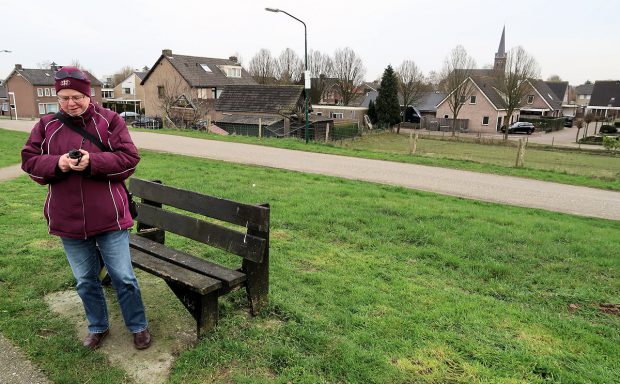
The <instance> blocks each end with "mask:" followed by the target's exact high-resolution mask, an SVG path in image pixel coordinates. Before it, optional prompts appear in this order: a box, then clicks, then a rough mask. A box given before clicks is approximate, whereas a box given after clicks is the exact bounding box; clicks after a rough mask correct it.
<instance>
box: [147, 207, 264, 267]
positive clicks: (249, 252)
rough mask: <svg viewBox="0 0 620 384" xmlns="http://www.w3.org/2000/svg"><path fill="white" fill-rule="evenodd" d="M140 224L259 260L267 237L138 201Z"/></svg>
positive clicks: (252, 259)
mask: <svg viewBox="0 0 620 384" xmlns="http://www.w3.org/2000/svg"><path fill="white" fill-rule="evenodd" d="M137 206H138V220H140V222H141V223H144V224H147V225H152V226H154V227H157V228H161V229H163V230H165V231H170V232H172V233H176V234H177V235H181V236H184V237H187V238H190V239H192V240H196V241H200V242H202V243H205V244H209V245H211V246H213V247H216V248H219V249H223V250H225V251H227V252H230V253H234V254H235V255H239V256H241V257H243V258H245V259H248V260H251V261H254V262H261V261H262V258H263V252H264V250H265V246H266V240H265V239H261V238H260V237H256V236H252V235H248V234H245V233H241V232H238V231H235V230H233V229H230V228H226V227H222V226H221V225H217V224H213V223H209V222H206V221H204V220H200V219H197V218H194V217H189V216H185V215H182V214H179V213H176V212H170V211H166V210H164V209H161V208H157V207H153V206H151V205H148V204H143V203H137Z"/></svg>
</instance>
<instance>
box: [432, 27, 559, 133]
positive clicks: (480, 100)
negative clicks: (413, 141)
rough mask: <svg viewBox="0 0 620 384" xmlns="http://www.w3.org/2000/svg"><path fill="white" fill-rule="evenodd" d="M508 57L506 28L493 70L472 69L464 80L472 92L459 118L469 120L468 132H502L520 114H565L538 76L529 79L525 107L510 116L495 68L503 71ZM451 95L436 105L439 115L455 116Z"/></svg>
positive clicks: (516, 119) (463, 101) (549, 89)
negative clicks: (450, 103) (468, 83)
mask: <svg viewBox="0 0 620 384" xmlns="http://www.w3.org/2000/svg"><path fill="white" fill-rule="evenodd" d="M506 60H507V54H506V50H505V30H504V31H502V37H501V39H500V44H499V48H498V51H497V52H496V53H495V63H494V67H493V69H471V70H470V76H469V77H468V78H467V79H466V80H465V81H466V82H471V83H473V87H472V88H473V92H472V93H471V94H470V95H468V97H466V98H465V100H462V104H463V106H462V107H461V109H460V111H459V115H458V118H459V119H463V120H468V122H467V127H468V130H469V131H473V132H484V133H494V132H497V131H500V130H501V127H502V126H504V125H509V124H511V123H513V122H515V121H519V116H520V115H527V116H529V117H542V116H546V117H559V116H562V99H561V98H559V97H558V96H556V95H555V93H554V92H553V91H552V90H551V88H550V87H549V85H548V84H547V83H545V82H544V81H542V80H538V79H528V80H527V82H528V86H529V89H528V91H527V92H526V96H525V100H523V106H522V107H521V108H520V109H516V110H515V111H514V112H513V115H512V116H507V111H506V109H505V108H504V107H503V106H502V105H503V96H502V95H501V93H500V92H499V91H498V88H497V87H496V73H497V72H496V71H503V70H504V68H505V66H506ZM566 85H568V84H566ZM566 85H565V86H564V90H565V89H566ZM559 88H560V87H558V89H559ZM449 95H450V94H449ZM449 95H447V96H446V97H445V98H444V99H443V100H442V101H441V102H439V103H438V104H437V112H436V117H437V118H446V119H451V118H452V117H453V116H452V111H451V109H450V105H449V103H448V97H449ZM563 96H564V95H563Z"/></svg>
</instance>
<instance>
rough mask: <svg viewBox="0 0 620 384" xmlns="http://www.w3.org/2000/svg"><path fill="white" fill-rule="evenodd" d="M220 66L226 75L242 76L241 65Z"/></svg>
mask: <svg viewBox="0 0 620 384" xmlns="http://www.w3.org/2000/svg"><path fill="white" fill-rule="evenodd" d="M219 67H220V69H221V70H222V72H224V74H225V75H226V77H237V78H240V77H241V67H240V66H238V65H220V66H219Z"/></svg>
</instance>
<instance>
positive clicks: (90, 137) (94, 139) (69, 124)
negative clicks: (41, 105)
mask: <svg viewBox="0 0 620 384" xmlns="http://www.w3.org/2000/svg"><path fill="white" fill-rule="evenodd" d="M55 116H56V117H57V118H58V120H60V121H62V123H63V124H64V125H66V126H67V127H69V128H71V129H72V130H73V131H75V132H77V133H79V134H80V135H82V137H83V138H85V139H88V141H90V142H91V143H93V144H95V145H96V146H97V148H99V149H101V150H102V151H103V152H110V151H109V150H108V149H107V148H106V147H105V145H103V143H102V142H101V140H99V139H98V138H97V137H95V135H93V134H92V133H90V132H87V131H86V130H85V129H84V128H82V127H78V126H77V125H74V124H73V123H72V122H71V121H70V120H69V119H67V117H66V116H65V115H63V114H62V113H60V112H58V113H56V115H55Z"/></svg>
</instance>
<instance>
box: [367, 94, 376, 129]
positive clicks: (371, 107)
mask: <svg viewBox="0 0 620 384" xmlns="http://www.w3.org/2000/svg"><path fill="white" fill-rule="evenodd" d="M368 118H369V119H370V122H371V123H373V124H377V108H375V102H374V101H372V100H370V103H368Z"/></svg>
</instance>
